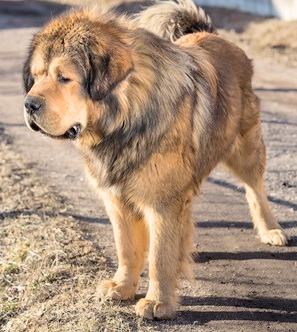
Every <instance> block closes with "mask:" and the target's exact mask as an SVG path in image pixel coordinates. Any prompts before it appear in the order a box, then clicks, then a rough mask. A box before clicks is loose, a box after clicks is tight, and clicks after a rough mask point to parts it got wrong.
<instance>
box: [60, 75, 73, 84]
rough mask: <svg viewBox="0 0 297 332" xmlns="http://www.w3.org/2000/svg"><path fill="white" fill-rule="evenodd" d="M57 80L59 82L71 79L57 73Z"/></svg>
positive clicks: (66, 81)
mask: <svg viewBox="0 0 297 332" xmlns="http://www.w3.org/2000/svg"><path fill="white" fill-rule="evenodd" d="M58 81H59V82H60V83H68V82H70V81H71V80H70V78H68V77H65V76H63V75H59V76H58Z"/></svg>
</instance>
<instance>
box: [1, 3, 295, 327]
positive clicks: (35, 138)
mask: <svg viewBox="0 0 297 332" xmlns="http://www.w3.org/2000/svg"><path fill="white" fill-rule="evenodd" d="M16 4H17V6H15V5H16ZM51 6H52V5H49V4H46V6H45V5H44V4H42V3H41V2H40V3H39V2H35V4H33V5H32V4H30V6H28V4H25V1H24V2H23V1H16V2H9V1H1V2H0V13H1V14H0V29H1V30H0V127H1V128H3V129H4V130H5V133H6V134H7V135H8V136H10V137H11V139H12V145H10V146H11V149H13V150H15V151H16V153H19V154H20V155H21V156H23V158H24V159H25V161H26V162H27V163H28V164H30V167H32V168H33V169H34V170H36V172H37V175H38V176H39V178H40V179H41V182H43V183H44V184H45V185H47V186H49V187H50V190H51V192H52V193H59V194H61V195H63V197H65V198H66V200H67V204H66V210H65V211H63V214H64V215H65V216H73V217H74V218H75V219H76V220H77V221H79V224H80V226H81V228H82V230H83V231H84V232H85V233H86V234H88V235H90V239H91V240H92V241H93V242H94V243H98V244H99V245H100V247H101V248H103V249H104V252H105V255H107V256H108V258H111V260H112V262H113V263H111V269H114V264H115V263H114V262H115V257H114V247H113V239H112V232H111V226H110V224H109V223H108V221H107V218H106V216H105V213H104V210H103V208H102V206H101V205H100V203H99V202H97V198H96V197H95V195H94V194H93V193H92V191H91V189H89V187H88V185H87V183H86V180H85V179H84V175H83V171H82V163H81V160H80V157H79V155H78V154H77V152H76V151H75V150H74V148H73V147H72V146H71V145H70V144H69V143H57V142H54V141H51V140H49V139H47V138H44V137H41V136H40V135H37V134H34V133H31V132H30V131H29V130H28V129H27V128H26V127H25V125H24V121H23V116H22V104H23V92H22V85H21V75H20V73H21V67H22V62H23V59H24V56H25V54H26V47H27V45H28V41H29V39H30V38H31V36H32V34H33V33H34V32H35V31H36V29H37V27H38V26H39V25H40V24H41V23H42V22H43V21H44V20H46V19H47V17H48V15H49V12H52V13H53V14H55V13H56V12H58V11H59V10H64V9H65V6H61V7H60V6H58V5H56V6H55V7H51ZM49 8H50V10H49ZM52 8H54V9H52ZM4 9H5V11H4ZM24 10H26V11H25V12H24ZM247 51H249V50H247ZM255 73H256V74H255V79H254V87H255V89H256V91H257V93H258V95H259V96H260V97H261V99H262V109H263V112H262V114H263V115H262V119H263V129H264V137H265V141H266V144H267V148H268V171H267V189H268V191H269V194H270V200H271V202H272V203H271V204H272V205H273V209H274V211H275V213H276V214H277V216H278V218H279V220H280V221H281V224H282V225H283V227H284V228H285V229H286V231H287V232H288V233H289V234H290V235H291V237H292V240H291V245H290V247H286V248H274V247H268V246H265V245H263V244H261V243H260V242H259V241H258V239H256V237H255V234H254V231H253V229H252V226H251V222H250V217H249V214H248V209H247V204H246V202H245V198H244V195H243V193H242V189H241V188H240V187H238V186H237V184H236V182H234V180H233V179H232V178H231V177H230V176H229V175H227V174H226V173H224V172H223V171H222V170H217V171H216V172H214V173H213V174H211V176H210V178H209V179H208V181H207V182H206V183H205V185H204V187H203V190H202V195H201V196H200V198H199V199H198V198H197V199H196V201H195V206H194V221H195V225H196V235H195V244H196V249H197V254H196V255H195V261H196V262H195V266H194V272H195V278H196V281H195V282H194V284H193V285H188V284H185V285H183V287H182V289H181V294H182V295H183V296H182V298H181V307H180V311H179V314H178V317H177V320H175V321H174V322H159V323H155V322H154V323H149V324H146V325H145V326H146V328H150V329H151V330H156V331H159V330H164V331H165V330H169V331H192V330H193V331H203V332H204V331H228V332H229V331H236V332H239V331H252V330H253V331H267V330H269V331H292V332H293V331H296V330H297V250H296V246H297V199H296V198H297V112H296V107H297V106H296V105H297V69H293V68H289V67H288V66H283V65H278V64H276V63H274V64H272V63H271V61H268V60H264V59H260V58H257V56H256V58H255ZM0 185H1V184H0ZM48 208H49V207H48ZM1 210H3V207H0V214H1ZM55 212H56V211H55ZM0 222H1V219H0ZM143 279H144V280H143V282H142V285H141V287H140V290H139V294H141V293H144V292H145V287H147V275H146V273H145V275H144V278H143ZM128 310H131V311H132V310H133V303H129V304H128ZM61 331H63V326H62V327H61Z"/></svg>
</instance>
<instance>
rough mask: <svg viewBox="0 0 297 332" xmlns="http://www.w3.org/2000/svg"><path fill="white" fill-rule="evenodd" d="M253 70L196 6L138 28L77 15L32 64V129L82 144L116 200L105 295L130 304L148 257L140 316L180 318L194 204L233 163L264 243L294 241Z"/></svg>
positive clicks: (27, 72) (148, 19)
mask: <svg viewBox="0 0 297 332" xmlns="http://www.w3.org/2000/svg"><path fill="white" fill-rule="evenodd" d="M252 74H253V69H252V64H251V61H250V60H249V59H248V58H247V56H246V55H245V53H244V52H243V51H242V50H241V49H240V48H238V47H237V46H235V45H234V44H232V43H230V42H228V41H226V40H224V39H223V38H221V37H220V36H219V35H218V34H217V32H216V31H215V29H214V28H213V26H212V23H211V21H210V19H209V17H208V16H207V15H206V14H205V13H204V12H203V10H202V9H201V8H197V7H196V6H195V5H194V4H193V3H192V2H191V0H179V1H175V2H174V1H165V2H160V3H157V4H156V5H154V6H152V7H149V8H147V9H146V10H144V11H143V12H141V13H140V14H139V15H138V16H136V17H133V18H130V19H128V18H127V17H122V16H117V15H116V14H111V13H108V12H107V13H104V14H102V13H101V14H100V13H96V12H92V11H73V12H70V13H67V14H65V15H64V16H61V17H58V18H56V19H54V20H52V21H51V22H50V23H49V24H47V25H46V26H45V27H44V28H43V29H42V30H41V31H40V32H38V33H37V34H36V35H35V36H34V37H33V40H32V42H31V46H30V49H29V54H28V58H27V60H26V62H25V64H24V70H23V78H24V86H25V91H26V98H25V110H24V114H25V120H26V123H27V125H28V127H29V128H31V129H32V130H33V131H35V132H40V133H41V134H44V135H47V136H49V137H52V138H57V139H65V140H67V139H68V140H72V141H73V143H74V144H75V146H76V147H77V148H78V149H79V150H80V152H81V154H82V156H83V158H84V160H85V164H86V170H87V174H88V176H89V178H90V180H91V181H92V183H93V185H94V186H95V187H96V190H97V191H98V193H99V194H100V196H101V198H102V199H103V201H104V204H105V207H106V211H107V213H108V216H109V218H110V220H111V223H112V226H113V231H114V237H115V242H116V249H117V255H118V270H117V271H116V273H115V275H114V277H113V278H112V279H110V280H105V281H103V282H102V283H101V285H100V286H99V292H100V295H101V296H102V297H107V298H117V299H122V300H126V299H130V298H132V297H133V296H134V294H135V291H136V289H137V284H138V281H139V277H140V274H141V272H142V269H143V267H144V263H145V259H146V256H148V261H149V287H148V292H147V294H146V296H145V298H143V299H141V300H139V301H138V303H137V305H136V313H137V315H139V316H142V317H145V318H148V319H153V318H157V319H163V318H171V317H173V316H174V313H175V311H176V305H177V296H176V289H177V285H178V279H179V277H180V276H181V275H183V274H186V275H187V274H189V270H190V269H189V266H190V264H189V263H191V250H192V234H193V227H192V220H191V206H192V200H193V196H194V195H195V194H196V193H197V192H198V191H199V188H200V185H201V182H202V180H203V179H205V178H206V177H207V176H208V175H209V173H210V172H211V171H212V170H213V168H214V167H215V166H216V165H217V164H218V163H219V162H222V163H224V164H225V165H227V167H228V168H229V169H230V170H231V171H233V173H234V174H235V175H237V177H238V178H239V179H240V180H242V181H243V183H244V185H245V189H246V197H247V201H248V203H249V206H250V210H251V215H252V219H253V223H254V226H255V228H256V229H257V232H258V234H259V237H260V239H261V241H262V242H264V243H267V244H271V245H279V246H282V245H286V244H287V240H288V238H287V236H286V235H285V233H284V232H283V230H282V229H281V227H280V225H279V224H278V222H277V220H276V219H275V217H274V216H273V214H272V212H271V209H270V207H269V204H268V201H267V196H266V193H265V189H264V183H263V174H264V170H265V146H264V143H263V139H262V133H261V125H260V115H259V100H258V98H257V97H256V95H255V94H254V92H253V90H252V85H251V78H252Z"/></svg>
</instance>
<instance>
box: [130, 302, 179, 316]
mask: <svg viewBox="0 0 297 332" xmlns="http://www.w3.org/2000/svg"><path fill="white" fill-rule="evenodd" d="M135 311H136V315H137V316H139V317H142V318H145V319H151V320H152V319H172V318H174V316H175V308H174V306H173V305H171V304H166V303H161V302H156V301H152V300H148V299H145V298H144V299H141V300H139V301H138V302H137V303H136V307H135Z"/></svg>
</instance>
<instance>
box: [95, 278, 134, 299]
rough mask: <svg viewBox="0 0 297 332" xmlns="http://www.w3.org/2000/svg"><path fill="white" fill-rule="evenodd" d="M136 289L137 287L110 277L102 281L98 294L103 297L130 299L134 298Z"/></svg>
mask: <svg viewBox="0 0 297 332" xmlns="http://www.w3.org/2000/svg"><path fill="white" fill-rule="evenodd" d="M135 290H136V289H135V287H132V286H130V285H126V284H124V283H118V282H117V281H114V280H112V279H108V280H103V281H102V282H101V283H100V285H99V286H98V288H97V294H98V296H99V298H101V299H110V300H129V299H133V298H134V296H135Z"/></svg>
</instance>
